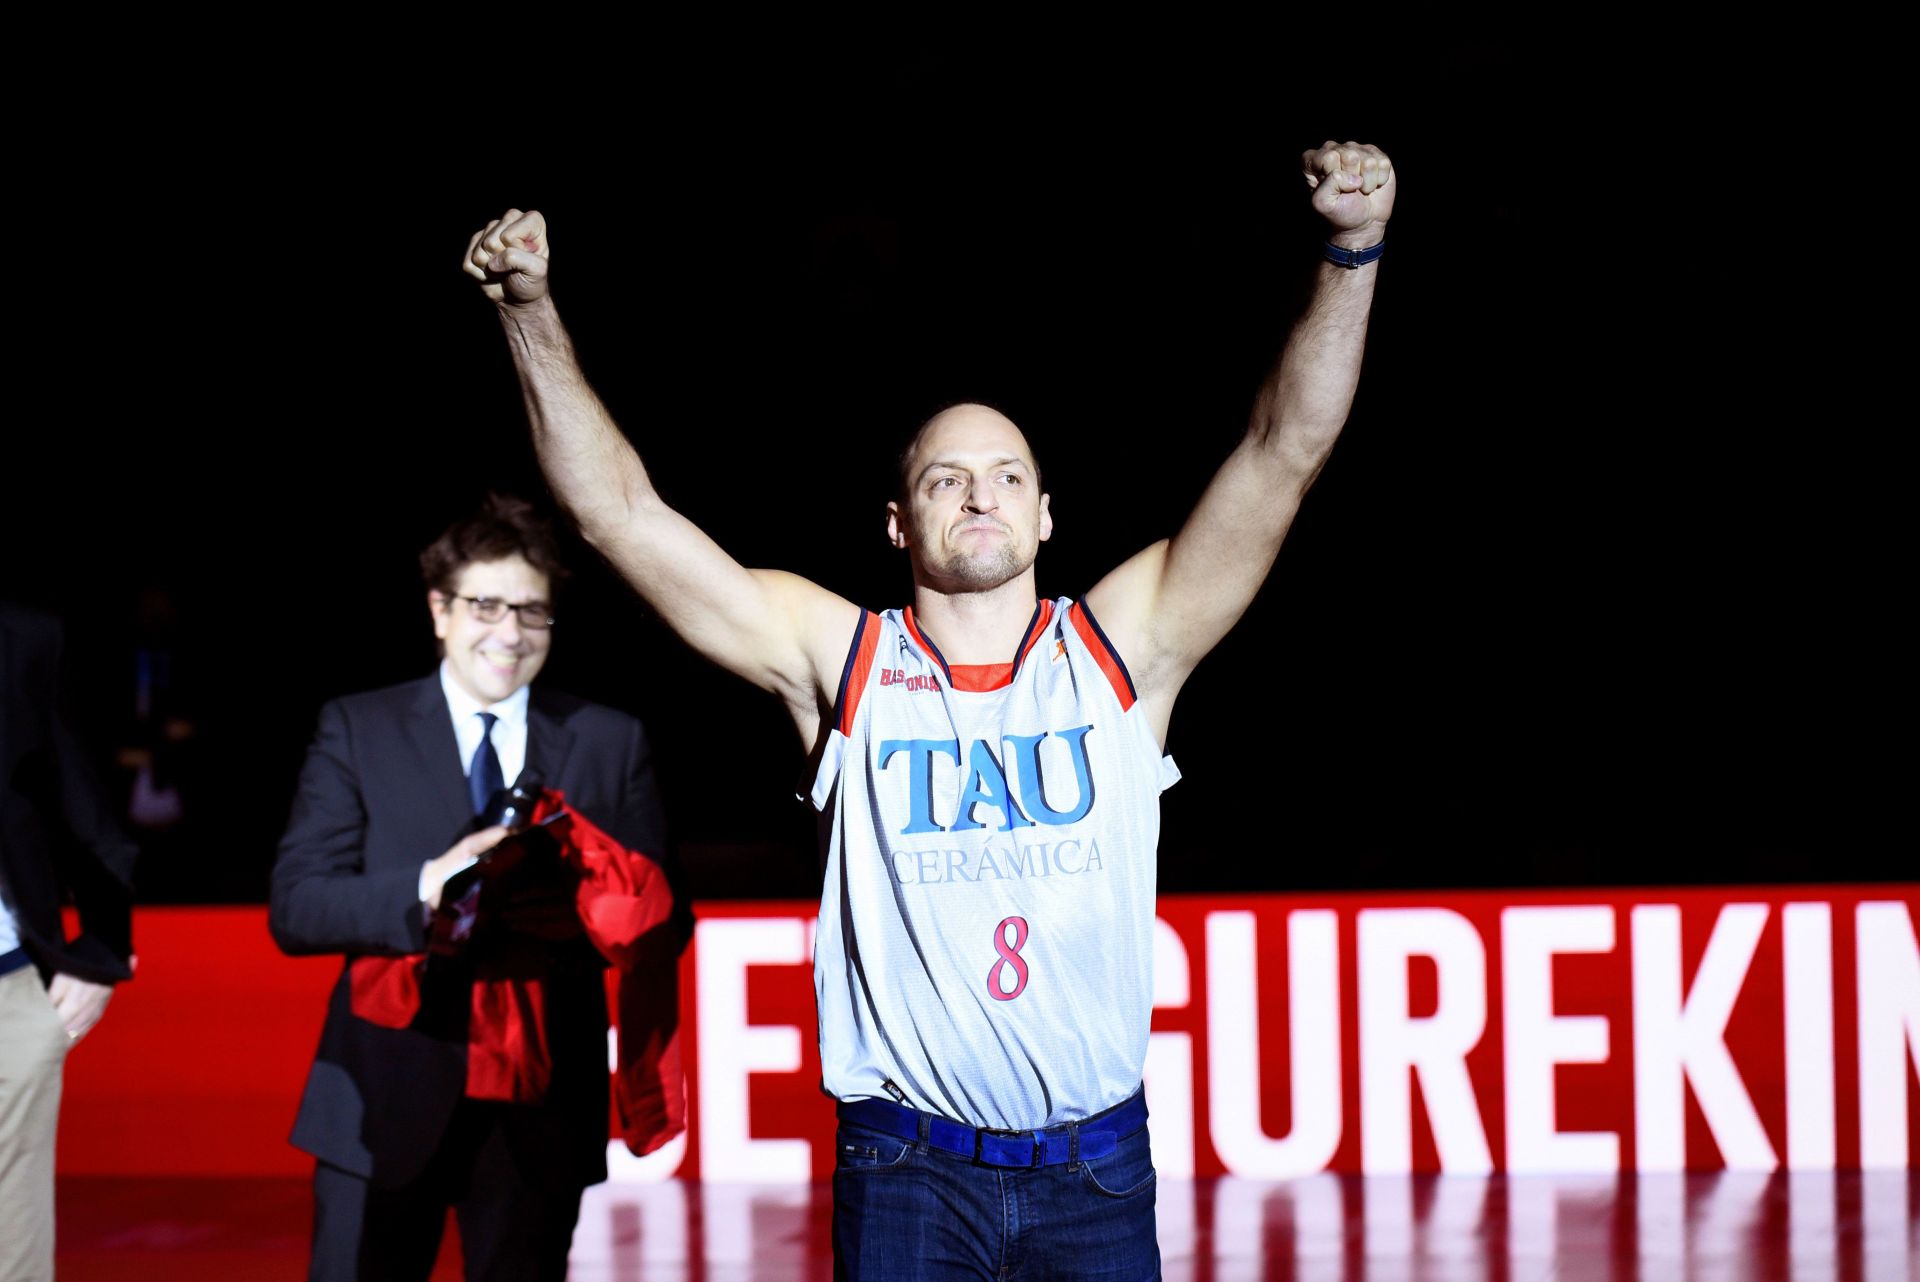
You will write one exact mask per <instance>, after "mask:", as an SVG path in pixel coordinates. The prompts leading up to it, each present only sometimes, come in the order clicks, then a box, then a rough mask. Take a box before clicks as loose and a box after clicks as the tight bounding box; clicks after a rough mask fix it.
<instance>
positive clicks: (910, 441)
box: [893, 396, 1046, 503]
mask: <svg viewBox="0 0 1920 1282" xmlns="http://www.w3.org/2000/svg"><path fill="white" fill-rule="evenodd" d="M962 405H978V406H981V407H982V408H984V409H990V410H992V411H993V412H994V413H996V414H998V415H999V416H1000V417H1002V418H1004V419H1006V420H1007V422H1009V423H1013V424H1014V425H1015V426H1016V427H1019V424H1018V422H1017V421H1016V420H1015V419H1014V417H1013V415H1011V414H1009V413H1008V412H1007V410H1006V407H1005V406H1003V405H1001V404H1000V403H999V402H997V401H987V400H982V399H980V398H979V397H977V396H963V397H960V398H958V399H956V400H950V401H941V402H939V403H938V404H936V405H935V406H934V407H933V409H932V410H930V411H928V412H927V413H926V414H923V415H921V417H920V423H919V426H917V427H915V428H914V429H913V432H912V433H911V434H910V435H909V436H908V437H907V440H906V443H905V444H904V445H902V446H901V447H900V453H899V455H898V457H896V458H895V459H894V464H893V488H894V497H895V498H896V499H898V500H899V501H900V502H902V503H905V502H906V501H907V500H908V499H910V498H912V497H913V478H912V477H911V476H908V475H907V469H908V468H910V467H912V466H913V452H914V451H915V450H917V449H919V448H920V438H921V437H922V436H925V435H926V434H927V425H928V424H929V423H931V422H933V420H935V419H936V418H939V417H940V416H941V415H942V414H945V413H946V412H947V411H948V410H951V409H958V408H959V407H960V406H962ZM1020 435H1021V436H1022V437H1024V438H1025V439H1026V442H1027V455H1028V457H1030V458H1031V459H1032V460H1033V483H1034V485H1035V487H1036V488H1038V489H1042V490H1044V489H1045V488H1046V486H1045V485H1044V484H1043V483H1042V482H1041V478H1040V456H1039V454H1038V452H1037V451H1035V450H1034V448H1033V438H1032V437H1031V436H1028V435H1027V432H1026V429H1025V428H1020Z"/></svg>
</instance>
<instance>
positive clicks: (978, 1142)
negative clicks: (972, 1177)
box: [973, 1126, 1045, 1170]
mask: <svg viewBox="0 0 1920 1282" xmlns="http://www.w3.org/2000/svg"><path fill="white" fill-rule="evenodd" d="M988 1135H997V1136H1000V1137H1002V1138H1003V1139H1012V1138H1013V1137H1015V1136H1017V1135H1025V1136H1027V1137H1028V1139H1029V1140H1031V1141H1032V1143H1033V1158H1032V1160H1031V1161H1030V1162H1028V1163H1027V1164H1028V1165H1029V1166H1039V1165H1040V1164H1041V1162H1040V1159H1041V1157H1042V1155H1043V1153H1044V1151H1045V1150H1044V1148H1043V1146H1042V1145H1041V1142H1040V1132H1038V1131H1003V1130H1000V1129H999V1128H997V1127H993V1126H976V1127H974V1128H973V1160H974V1161H975V1162H979V1163H982V1164H984V1165H987V1166H999V1165H1001V1163H999V1162H989V1161H987V1159H986V1158H985V1157H983V1156H982V1155H981V1147H982V1144H983V1143H984V1140H983V1137H985V1136H988ZM1012 1169H1015V1170H1017V1169H1019V1168H1018V1167H1014V1168H1012Z"/></svg>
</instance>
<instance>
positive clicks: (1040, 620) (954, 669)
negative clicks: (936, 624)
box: [900, 601, 1053, 694]
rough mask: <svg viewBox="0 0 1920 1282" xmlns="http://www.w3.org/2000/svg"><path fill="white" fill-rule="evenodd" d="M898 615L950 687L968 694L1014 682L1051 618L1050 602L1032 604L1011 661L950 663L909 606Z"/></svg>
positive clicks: (998, 688)
mask: <svg viewBox="0 0 1920 1282" xmlns="http://www.w3.org/2000/svg"><path fill="white" fill-rule="evenodd" d="M900 617H901V618H902V619H904V620H905V621H906V625H907V635H908V636H910V637H912V638H913V643H914V644H915V645H917V646H919V647H920V648H921V649H922V650H924V651H925V652H926V654H927V657H928V658H930V659H932V660H933V661H934V662H935V663H937V664H939V665H940V670H941V671H942V672H944V673H946V674H947V686H948V688H949V689H953V690H965V691H967V692H968V693H970V694H985V693H987V692H989V691H992V690H1001V689H1005V688H1006V687H1007V686H1010V685H1012V684H1013V679H1014V678H1015V677H1016V676H1018V675H1020V669H1021V667H1022V666H1024V665H1025V663H1026V661H1027V655H1028V654H1030V653H1031V652H1032V651H1033V647H1034V646H1035V645H1036V644H1037V643H1038V642H1039V640H1040V638H1041V636H1042V635H1044V634H1045V632H1046V630H1047V624H1048V622H1049V621H1050V620H1051V619H1052V618H1053V602H1051V601H1041V602H1039V603H1038V604H1037V605H1035V606H1034V607H1033V618H1031V619H1029V620H1028V621H1027V634H1026V637H1025V639H1024V640H1022V641H1021V642H1020V649H1019V651H1018V652H1017V653H1016V654H1015V655H1014V656H1013V660H1012V662H1010V663H955V664H949V663H948V662H947V658H946V656H945V655H943V654H941V653H940V650H939V648H938V647H937V646H935V645H934V644H933V642H931V641H929V640H927V638H926V635H925V634H924V633H922V632H921V631H920V625H919V624H917V623H915V622H914V621H913V607H912V606H908V607H907V608H906V609H904V610H902V611H901V612H900Z"/></svg>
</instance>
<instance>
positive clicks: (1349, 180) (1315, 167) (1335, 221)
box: [1300, 138, 1396, 249]
mask: <svg viewBox="0 0 1920 1282" xmlns="http://www.w3.org/2000/svg"><path fill="white" fill-rule="evenodd" d="M1300 168H1301V170H1302V171H1303V172H1304V173H1305V174H1306V177H1307V186H1309V187H1311V188H1313V207H1314V208H1315V209H1317V210H1319V211H1320V213H1321V215H1322V216H1323V217H1324V218H1326V220H1327V222H1329V223H1330V224H1332V227H1331V229H1330V233H1331V234H1330V235H1329V236H1328V239H1330V240H1331V241H1333V243H1334V244H1336V245H1338V246H1340V247H1341V248H1343V249H1365V248H1367V247H1368V246H1370V245H1376V244H1378V243H1380V241H1381V240H1382V239H1383V238H1384V237H1385V236H1386V232H1387V219H1388V218H1390V217H1392V216H1393V194H1394V191H1395V190H1396V186H1395V183H1394V181H1393V162H1392V161H1391V160H1388V159H1387V155H1386V153H1385V152H1383V151H1381V150H1380V149H1379V148H1378V147H1369V146H1368V145H1367V144H1365V143H1363V142H1338V143H1337V142H1334V141H1333V140H1332V139H1331V138H1329V139H1328V140H1327V141H1326V143H1325V144H1324V145H1323V146H1320V147H1316V148H1314V149H1313V150H1312V151H1308V152H1303V153H1301V156H1300Z"/></svg>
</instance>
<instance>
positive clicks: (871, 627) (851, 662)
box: [833, 610, 880, 735]
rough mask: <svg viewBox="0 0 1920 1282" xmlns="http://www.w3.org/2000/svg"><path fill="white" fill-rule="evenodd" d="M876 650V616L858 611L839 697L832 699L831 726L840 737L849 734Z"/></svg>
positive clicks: (871, 670) (842, 673)
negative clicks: (857, 623) (832, 725)
mask: <svg viewBox="0 0 1920 1282" xmlns="http://www.w3.org/2000/svg"><path fill="white" fill-rule="evenodd" d="M879 650H880V616H879V615H877V614H875V613H873V612H872V611H871V610H862V611H861V612H860V626H859V627H857V628H855V629H854V630H853V644H852V645H850V646H848V647H847V666H846V667H845V668H844V669H842V670H841V672H840V694H839V696H838V697H837V698H835V699H834V701H833V704H834V724H835V725H836V726H838V727H839V728H840V733H841V734H843V735H851V734H852V733H853V718H854V716H855V714H857V713H858V712H859V711H860V695H861V693H862V692H864V691H865V690H866V688H867V678H868V677H870V676H872V675H873V656H874V655H875V654H877V653H879Z"/></svg>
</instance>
